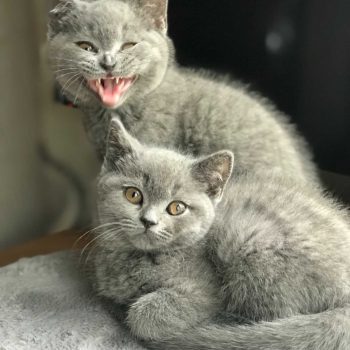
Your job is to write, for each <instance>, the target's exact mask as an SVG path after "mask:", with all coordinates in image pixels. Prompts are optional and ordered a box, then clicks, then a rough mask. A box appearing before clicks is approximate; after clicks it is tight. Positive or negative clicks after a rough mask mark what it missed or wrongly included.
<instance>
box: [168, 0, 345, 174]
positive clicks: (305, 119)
mask: <svg viewBox="0 0 350 350" xmlns="http://www.w3.org/2000/svg"><path fill="white" fill-rule="evenodd" d="M169 32H170V36H171V37H172V38H173V39H174V42H175V46H176V49H177V58H178V61H179V62H180V63H181V64H183V65H186V66H195V67H205V68H210V69H213V70H215V71H219V72H222V73H229V74H230V75H232V76H233V77H235V78H237V79H239V80H241V81H243V82H245V83H248V84H249V85H250V87H251V88H252V89H254V90H257V91H259V92H260V93H262V94H263V95H265V96H267V97H269V98H270V99H271V100H272V101H273V102H274V103H275V104H276V105H277V107H278V108H279V109H280V110H282V111H284V112H286V113H287V114H288V115H290V117H291V119H292V121H293V122H294V123H296V124H297V125H298V128H299V130H300V131H301V132H302V133H303V134H304V136H305V137H306V138H307V140H308V141H309V143H310V144H311V147H312V149H313V152H314V154H315V159H316V161H317V163H318V165H319V166H320V168H321V169H323V170H327V171H331V172H335V173H339V174H344V175H349V174H350V140H349V137H350V1H349V0H331V1H329V0H265V1H263V0H191V1H189V0H170V8H169Z"/></svg>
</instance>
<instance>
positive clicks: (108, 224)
mask: <svg viewBox="0 0 350 350" xmlns="http://www.w3.org/2000/svg"><path fill="white" fill-rule="evenodd" d="M114 224H115V223H114V222H111V223H106V224H102V225H99V226H97V227H94V228H92V229H90V230H89V231H86V232H85V233H83V234H82V235H81V236H80V237H79V238H78V239H77V240H76V241H75V242H74V244H73V247H72V249H74V248H75V246H76V245H77V244H78V243H79V242H80V241H81V240H82V239H83V238H84V237H86V236H87V235H88V234H89V233H91V232H94V231H96V230H99V229H101V228H103V227H106V226H112V225H114Z"/></svg>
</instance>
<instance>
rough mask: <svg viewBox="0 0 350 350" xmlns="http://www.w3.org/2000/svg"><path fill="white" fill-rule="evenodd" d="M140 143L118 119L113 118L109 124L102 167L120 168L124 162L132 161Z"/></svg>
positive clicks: (109, 168) (108, 168) (135, 156)
mask: <svg viewBox="0 0 350 350" xmlns="http://www.w3.org/2000/svg"><path fill="white" fill-rule="evenodd" d="M140 147H141V146H140V143H139V142H138V141H137V140H136V139H135V138H134V137H132V136H131V135H130V134H129V133H128V132H127V131H126V130H125V128H124V126H123V124H122V122H121V121H119V119H117V118H113V119H112V120H111V123H110V126H109V135H108V141H107V148H106V156H105V162H104V168H105V169H107V170H109V171H110V170H112V171H118V170H121V169H122V168H123V167H124V166H125V164H128V163H132V162H134V161H135V160H136V159H137V158H138V150H139V149H140Z"/></svg>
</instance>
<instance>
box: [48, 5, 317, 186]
mask: <svg viewBox="0 0 350 350" xmlns="http://www.w3.org/2000/svg"><path fill="white" fill-rule="evenodd" d="M62 4H63V5H66V6H62ZM62 4H61V5H60V6H59V7H58V8H56V9H55V10H54V11H53V13H52V16H51V20H50V24H49V44H50V45H49V47H50V60H51V62H52V66H53V68H54V71H55V74H56V78H57V81H58V82H59V84H60V85H61V86H62V89H63V91H64V92H65V94H66V95H67V96H68V97H69V98H70V99H71V100H72V101H75V102H76V103H77V104H78V105H79V106H80V108H82V109H83V110H84V112H85V114H86V116H85V126H86V128H87V130H88V132H89V134H90V136H91V139H92V141H93V142H94V144H95V146H96V149H97V151H98V152H99V154H100V156H101V158H103V156H104V154H105V143H106V137H107V133H108V125H109V122H110V119H111V117H112V116H117V117H119V119H120V120H121V121H122V122H123V123H124V125H125V126H126V128H127V130H128V131H129V132H130V133H131V134H133V135H134V136H136V137H137V138H138V139H139V140H141V141H142V142H145V143H147V144H157V145H160V146H166V147H171V148H175V149H179V150H182V151H186V152H190V153H191V154H193V155H205V154H210V153H212V152H215V151H219V150H220V149H230V150H231V151H233V152H234V153H235V157H236V169H238V170H249V171H254V172H260V171H261V170H262V169H274V170H275V171H279V172H282V173H283V174H284V175H285V176H292V177H293V178H294V179H295V180H296V179H298V180H301V181H305V180H311V181H315V182H317V181H318V180H317V175H316V170H315V167H314V165H313V164H312V162H311V157H310V154H309V151H308V150H307V147H305V145H304V142H303V140H302V138H301V137H300V136H299V135H298V134H297V133H296V131H295V130H294V127H293V126H291V125H290V124H289V123H288V121H287V119H286V118H285V117H284V116H283V115H281V113H279V112H278V111H277V110H275V109H274V108H273V107H272V106H271V105H270V104H269V103H268V102H266V101H264V100H263V99H262V98H259V97H257V96H256V95H254V94H252V93H249V92H247V90H246V89H245V88H243V87H242V86H240V85H239V84H234V83H232V82H228V81H226V80H225V79H222V78H220V77H211V76H209V74H207V73H203V72H200V71H193V70H189V69H183V68H179V67H178V66H177V65H176V63H175V62H174V60H173V56H174V49H173V45H172V42H171V40H170V39H169V38H168V37H167V36H166V34H165V30H166V10H167V1H166V0H141V1H136V0H134V1H132V0H130V1H118V0H98V1H93V0H90V1H87V0H85V1H84V0H62ZM85 40H86V41H90V42H92V43H93V44H94V45H95V46H96V47H97V48H98V49H99V52H98V53H91V52H86V51H84V50H82V49H81V48H79V47H78V46H77V45H76V44H75V43H76V42H78V41H85ZM130 41H131V42H135V43H137V45H136V46H134V47H131V48H129V49H127V50H125V51H124V50H121V48H122V45H123V44H124V43H126V42H130ZM107 54H108V55H109V56H108V57H110V58H111V59H113V62H114V63H115V64H116V65H115V67H114V69H113V71H112V72H111V74H112V75H113V76H117V77H129V76H138V79H137V80H136V82H135V83H134V84H133V85H132V87H131V88H130V89H129V90H128V91H127V92H126V94H125V95H123V97H122V98H121V100H120V101H119V102H118V105H116V106H115V108H112V109H108V108H106V107H105V106H104V105H103V104H102V103H101V100H100V98H99V97H98V96H97V94H96V93H94V92H92V91H91V89H90V88H88V87H87V80H91V79H98V78H104V77H106V74H107V73H106V70H105V69H103V68H102V67H101V66H100V64H99V63H100V62H101V61H102V60H103V59H104V57H105V55H107Z"/></svg>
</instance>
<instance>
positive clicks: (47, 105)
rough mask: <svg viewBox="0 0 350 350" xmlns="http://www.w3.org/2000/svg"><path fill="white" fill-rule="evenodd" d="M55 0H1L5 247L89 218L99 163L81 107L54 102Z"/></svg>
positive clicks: (0, 191)
mask: <svg viewBox="0 0 350 350" xmlns="http://www.w3.org/2000/svg"><path fill="white" fill-rule="evenodd" d="M47 6H48V4H47V1H45V0H36V1H23V0H2V1H1V2H0V77H1V85H0V164H1V171H0V174H1V175H0V208H1V210H0V222H1V226H0V248H5V247H7V246H9V245H12V244H15V243H18V242H21V241H25V240H29V239H31V238H32V237H35V236H38V235H42V234H45V233H49V232H53V231H57V230H61V229H66V228H69V227H72V226H74V225H77V224H79V225H81V224H82V223H83V222H87V221H88V218H89V210H88V209H87V208H88V204H87V203H88V199H87V198H86V193H87V192H89V193H91V192H92V188H91V189H90V190H89V191H88V190H87V189H88V188H89V187H90V184H91V183H92V179H93V178H94V176H95V173H96V171H97V162H96V160H95V157H94V155H93V152H92V150H91V149H90V146H89V144H88V142H87V140H86V139H85V133H84V131H83V130H82V123H81V120H80V114H79V112H78V111H73V110H69V109H67V108H65V107H62V106H60V105H56V104H54V103H53V88H52V79H51V75H50V73H49V69H48V67H47V64H46V63H47V62H46V58H45V41H46V34H45V33H46V13H47Z"/></svg>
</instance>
